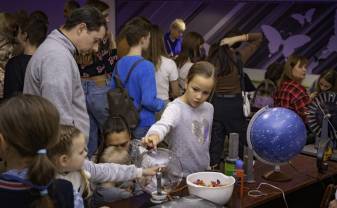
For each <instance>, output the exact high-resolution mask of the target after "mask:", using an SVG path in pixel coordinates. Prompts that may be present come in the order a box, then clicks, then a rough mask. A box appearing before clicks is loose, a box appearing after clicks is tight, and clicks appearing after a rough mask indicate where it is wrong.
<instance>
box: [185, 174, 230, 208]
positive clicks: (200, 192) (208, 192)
mask: <svg viewBox="0 0 337 208" xmlns="http://www.w3.org/2000/svg"><path fill="white" fill-rule="evenodd" d="M198 179H200V180H203V181H204V182H205V184H210V183H211V181H216V180H219V181H220V184H227V185H225V186H219V187H206V186H199V185H196V184H194V183H193V182H195V181H197V180H198ZM186 183H187V186H188V191H189V193H190V194H191V195H195V196H198V197H200V198H203V199H206V200H209V201H211V202H214V203H216V204H219V205H225V204H226V203H227V202H228V201H229V199H230V198H231V196H232V193H233V188H234V184H235V178H234V177H233V176H226V175H224V174H222V173H218V172H197V173H192V174H190V175H188V176H187V178H186Z"/></svg>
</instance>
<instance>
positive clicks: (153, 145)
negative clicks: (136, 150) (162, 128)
mask: <svg viewBox="0 0 337 208" xmlns="http://www.w3.org/2000/svg"><path fill="white" fill-rule="evenodd" d="M159 142H160V138H159V136H158V135H156V134H151V135H149V136H146V137H144V138H143V139H142V143H143V144H144V145H146V146H147V147H148V148H150V149H157V145H158V143H159Z"/></svg>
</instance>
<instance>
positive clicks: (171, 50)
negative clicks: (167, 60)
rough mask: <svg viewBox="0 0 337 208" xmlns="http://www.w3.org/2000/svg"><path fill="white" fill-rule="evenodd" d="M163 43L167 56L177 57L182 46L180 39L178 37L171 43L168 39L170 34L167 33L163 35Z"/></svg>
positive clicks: (181, 39)
mask: <svg viewBox="0 0 337 208" xmlns="http://www.w3.org/2000/svg"><path fill="white" fill-rule="evenodd" d="M164 41H165V48H166V51H167V53H168V54H169V55H171V56H176V55H179V53H180V52H181V50H182V45H183V38H182V37H179V38H177V39H175V40H174V41H173V42H172V40H171V39H170V33H169V32H168V33H166V34H165V35H164Z"/></svg>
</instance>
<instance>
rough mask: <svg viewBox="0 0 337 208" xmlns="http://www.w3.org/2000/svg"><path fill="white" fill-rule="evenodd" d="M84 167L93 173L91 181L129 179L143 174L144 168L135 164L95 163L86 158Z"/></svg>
mask: <svg viewBox="0 0 337 208" xmlns="http://www.w3.org/2000/svg"><path fill="white" fill-rule="evenodd" d="M83 169H84V170H86V171H88V172H89V173H90V174H91V177H90V181H91V182H93V183H102V182H107V181H116V182H118V181H128V180H132V179H135V178H137V177H141V176H142V169H141V168H137V167H136V166H134V165H119V164H114V163H100V164H95V163H93V162H91V161H89V160H85V162H84V167H83Z"/></svg>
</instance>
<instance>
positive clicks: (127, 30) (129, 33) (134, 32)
mask: <svg viewBox="0 0 337 208" xmlns="http://www.w3.org/2000/svg"><path fill="white" fill-rule="evenodd" d="M151 29H152V24H151V23H149V22H147V21H145V20H143V19H141V18H139V21H132V22H128V23H127V24H126V25H125V26H124V27H123V29H122V31H121V32H120V36H123V37H125V38H126V41H127V42H128V44H129V46H130V47H132V46H135V45H137V44H138V43H139V41H140V39H141V38H143V37H146V36H148V35H149V34H150V32H151Z"/></svg>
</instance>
